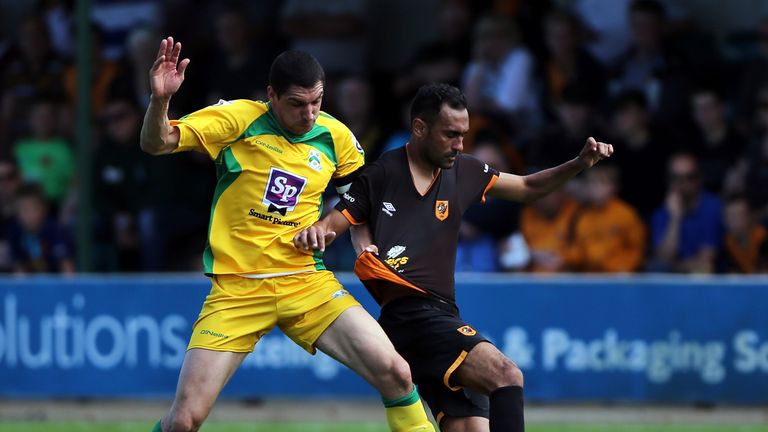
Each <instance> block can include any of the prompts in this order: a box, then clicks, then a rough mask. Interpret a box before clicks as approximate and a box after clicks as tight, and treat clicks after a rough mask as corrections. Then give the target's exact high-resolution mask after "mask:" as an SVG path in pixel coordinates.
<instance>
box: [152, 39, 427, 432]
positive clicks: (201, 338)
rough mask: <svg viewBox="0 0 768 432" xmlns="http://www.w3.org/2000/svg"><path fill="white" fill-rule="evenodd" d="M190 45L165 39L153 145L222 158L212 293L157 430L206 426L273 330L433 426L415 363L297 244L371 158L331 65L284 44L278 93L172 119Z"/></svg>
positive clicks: (210, 261)
mask: <svg viewBox="0 0 768 432" xmlns="http://www.w3.org/2000/svg"><path fill="white" fill-rule="evenodd" d="M180 51H181V44H179V43H176V44H174V42H173V38H170V37H169V38H167V39H165V40H163V41H162V42H161V44H160V50H159V52H158V55H157V59H156V60H155V63H154V64H153V65H152V69H151V70H150V74H149V78H150V87H151V89H152V97H151V98H150V103H149V106H148V107H147V112H146V115H145V118H144V124H143V126H142V130H141V147H142V149H143V150H144V151H146V152H148V153H150V154H154V155H159V154H169V153H175V152H180V151H188V150H195V151H200V152H203V153H206V154H207V155H208V156H210V157H211V159H213V160H214V161H215V164H216V168H217V177H218V180H217V186H216V190H215V194H214V197H213V202H212V205H211V217H210V225H209V231H208V245H207V247H206V250H205V252H204V259H203V260H204V264H205V272H206V274H207V275H208V276H210V277H211V292H210V294H209V295H208V297H206V300H205V303H204V304H203V307H202V310H201V311H200V315H199V317H198V319H197V321H196V322H195V324H194V326H193V328H192V336H191V338H190V342H189V349H188V350H187V353H186V355H185V357H184V364H183V366H182V371H181V373H180V376H179V383H178V386H177V389H176V397H175V399H174V403H173V405H172V407H171V409H170V411H169V412H168V414H167V415H166V416H165V417H164V418H163V419H162V420H161V421H159V422H157V423H156V424H155V427H154V431H153V432H159V431H169V430H174V431H196V430H198V429H199V428H200V426H201V425H202V423H203V421H204V420H205V418H206V417H207V416H208V414H209V412H210V410H211V408H212V407H213V404H214V402H215V400H216V398H217V397H218V394H219V392H220V391H221V389H222V388H223V387H224V385H225V384H226V382H227V381H228V380H229V378H230V377H231V376H232V374H233V373H234V372H235V370H236V369H237V367H238V366H239V365H240V363H241V362H242V361H243V359H244V358H245V355H247V353H248V352H250V351H252V350H253V347H254V345H255V344H256V343H257V342H258V341H259V339H260V338H261V337H262V336H264V335H265V334H267V333H269V332H270V331H271V330H272V329H273V328H274V327H279V328H280V329H281V330H282V331H283V332H284V333H285V334H286V335H287V336H288V337H290V338H291V339H292V340H293V341H294V342H296V344H298V345H299V346H301V347H302V348H304V349H305V350H307V351H308V352H310V353H313V354H314V353H315V350H316V349H321V350H323V351H324V352H325V353H327V354H329V355H330V356H331V357H333V358H335V359H336V360H338V361H340V362H342V363H344V364H346V365H347V366H349V367H350V368H351V369H353V370H354V371H355V372H357V373H358V374H359V375H361V376H362V377H363V378H364V379H365V380H367V381H368V382H369V383H371V385H373V386H374V387H375V388H376V389H377V390H378V391H379V392H380V394H381V396H382V400H383V402H384V406H385V409H386V413H387V420H388V422H389V425H390V428H391V430H392V431H398V432H430V431H432V432H433V431H434V427H433V426H432V424H431V423H430V422H429V420H428V419H427V417H426V413H425V412H424V408H423V405H422V404H421V400H420V398H419V395H418V392H417V391H416V388H415V386H414V385H413V383H412V382H411V376H410V370H409V368H408V364H407V363H406V362H405V360H403V358H402V357H401V356H400V355H398V354H397V352H396V351H395V348H394V347H393V346H392V343H391V342H390V341H389V340H388V339H387V337H386V335H385V334H384V331H383V330H382V329H381V327H380V326H379V325H378V324H377V323H376V321H375V320H374V319H373V318H372V317H371V316H370V315H369V314H368V313H367V312H365V310H364V309H362V307H360V304H359V303H358V302H357V301H356V300H355V299H354V298H353V297H352V295H350V294H349V293H348V292H347V291H346V290H344V288H343V287H342V286H341V284H339V282H338V281H337V280H336V278H334V276H333V274H332V273H331V272H330V271H327V270H325V267H324V266H323V262H322V251H320V252H319V253H316V252H313V251H311V250H309V249H307V250H304V251H300V250H297V249H296V248H295V247H294V245H293V243H292V240H293V238H294V236H295V235H296V234H297V233H299V232H300V231H302V230H303V229H304V228H305V227H308V226H311V225H312V224H314V223H315V222H316V221H317V220H318V219H319V217H320V214H321V212H322V193H323V191H324V190H325V189H326V187H327V185H328V184H329V182H331V181H334V182H335V183H336V184H337V186H339V187H341V188H343V187H344V186H345V184H349V183H350V182H351V179H352V177H353V175H354V174H355V172H356V171H357V170H358V169H360V168H361V167H362V166H363V159H364V158H363V152H362V149H361V148H360V146H359V144H357V142H356V140H355V138H354V136H353V135H352V133H351V132H350V131H349V129H348V128H347V127H345V126H344V125H343V124H342V123H340V122H339V121H337V120H336V119H334V118H333V117H331V116H330V115H328V114H325V113H323V112H322V111H320V105H321V101H322V96H323V91H324V82H325V73H324V72H323V70H322V67H321V66H320V64H319V63H318V62H317V60H315V59H314V57H312V56H311V55H309V54H307V53H302V52H296V51H289V52H285V53H283V54H281V55H279V56H278V57H277V58H276V59H275V61H274V62H273V63H272V66H271V68H270V72H269V86H268V87H267V94H268V96H269V102H266V103H265V102H259V101H251V100H235V101H220V102H219V103H218V104H216V105H213V106H210V107H207V108H204V109H201V110H199V111H196V112H194V113H192V114H189V115H188V116H185V117H183V118H181V119H179V120H174V121H170V120H169V119H168V107H169V104H170V99H171V96H173V95H174V94H175V93H176V92H177V91H178V89H179V87H180V86H181V83H182V82H183V80H184V71H185V69H186V67H187V65H188V64H189V59H184V60H181V61H180V62H179V53H180ZM320 249H322V247H321V248H320Z"/></svg>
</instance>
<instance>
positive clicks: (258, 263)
mask: <svg viewBox="0 0 768 432" xmlns="http://www.w3.org/2000/svg"><path fill="white" fill-rule="evenodd" d="M171 125H172V126H177V127H178V128H179V131H180V133H181V136H180V140H179V146H178V148H177V149H176V151H188V150H196V151H200V152H203V153H206V154H208V155H209V156H210V157H211V159H213V160H215V161H216V172H217V178H218V180H217V185H216V191H215V193H214V197H213V204H212V205H211V220H210V225H209V227H208V245H207V246H206V249H205V252H204V254H203V263H204V265H205V273H206V274H208V275H212V274H255V275H266V274H270V275H271V274H280V273H294V272H301V271H312V270H323V269H325V267H324V265H323V261H322V253H320V252H319V251H306V252H305V251H300V250H298V249H296V248H295V247H294V246H293V237H294V236H295V235H296V233H298V232H299V231H301V230H303V229H304V228H307V227H309V226H311V225H312V224H313V223H315V222H316V221H317V220H318V218H319V216H320V214H321V212H322V205H323V200H322V194H323V192H324V191H325V189H326V187H327V185H328V183H329V182H330V181H331V180H334V183H336V184H337V185H343V184H345V183H349V182H350V181H351V180H349V177H350V176H351V175H352V174H354V173H355V172H356V171H357V170H358V169H360V168H361V167H362V166H363V163H364V156H363V151H362V148H361V147H360V145H359V144H358V143H357V140H356V139H355V137H354V136H353V134H352V132H351V131H350V130H349V129H348V128H347V127H346V126H344V124H342V123H341V122H340V121H338V120H336V119H335V118H333V117H331V116H330V115H328V114H326V113H324V112H320V115H319V116H318V118H317V121H316V122H315V126H314V127H313V128H312V130H310V131H309V132H307V133H306V134H304V135H301V136H296V135H293V134H291V133H290V132H287V131H285V130H283V129H282V128H281V126H280V124H279V123H278V122H277V119H276V118H275V116H274V114H273V112H272V110H271V108H270V104H269V103H264V102H259V101H251V100H243V99H241V100H235V101H220V102H219V103H218V104H216V105H213V106H209V107H207V108H204V109H201V110H199V111H196V112H194V113H192V114H189V115H187V116H185V117H182V118H181V119H179V120H173V121H171Z"/></svg>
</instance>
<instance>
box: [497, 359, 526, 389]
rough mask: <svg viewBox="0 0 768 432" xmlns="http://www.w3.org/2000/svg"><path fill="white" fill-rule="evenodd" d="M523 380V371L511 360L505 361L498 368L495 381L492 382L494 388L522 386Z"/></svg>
mask: <svg viewBox="0 0 768 432" xmlns="http://www.w3.org/2000/svg"><path fill="white" fill-rule="evenodd" d="M523 382H524V380H523V371H521V370H520V368H519V367H517V365H516V364H514V363H512V362H511V361H505V362H504V363H503V364H502V366H501V368H500V370H499V374H498V376H497V379H496V383H494V384H495V385H496V388H499V387H509V386H518V387H523Z"/></svg>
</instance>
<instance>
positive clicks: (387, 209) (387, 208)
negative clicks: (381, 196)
mask: <svg viewBox="0 0 768 432" xmlns="http://www.w3.org/2000/svg"><path fill="white" fill-rule="evenodd" d="M381 204H382V206H383V207H382V208H381V211H383V212H384V213H386V214H388V215H390V216H393V213H394V212H395V211H397V210H396V209H395V206H393V205H392V203H388V202H386V201H384V202H383V203H381Z"/></svg>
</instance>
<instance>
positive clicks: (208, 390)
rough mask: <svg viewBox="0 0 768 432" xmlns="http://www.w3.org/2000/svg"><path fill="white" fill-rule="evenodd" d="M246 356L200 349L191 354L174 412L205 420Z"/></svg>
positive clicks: (192, 351)
mask: <svg viewBox="0 0 768 432" xmlns="http://www.w3.org/2000/svg"><path fill="white" fill-rule="evenodd" d="M246 355H247V353H237V352H226V351H212V350H206V349H199V348H195V349H191V350H189V351H187V353H186V355H185V356H184V364H183V365H182V367H181V373H180V374H179V383H178V385H177V387H176V397H175V399H174V401H173V407H172V408H171V410H172V411H179V410H183V411H185V412H191V413H194V414H196V415H198V416H201V417H202V418H205V417H206V416H207V415H208V412H209V411H210V410H211V407H213V404H214V402H216V398H217V397H218V396H219V393H220V392H221V389H222V388H224V385H225V384H226V383H227V381H229V379H230V378H231V377H232V374H233V373H234V372H235V370H237V368H238V366H240V363H242V361H243V359H244V358H245V356H246Z"/></svg>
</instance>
